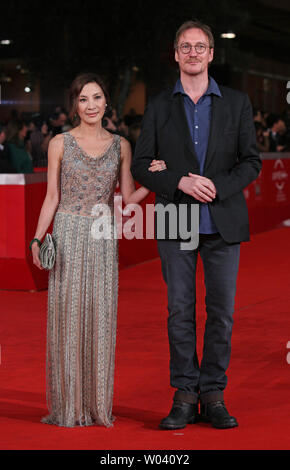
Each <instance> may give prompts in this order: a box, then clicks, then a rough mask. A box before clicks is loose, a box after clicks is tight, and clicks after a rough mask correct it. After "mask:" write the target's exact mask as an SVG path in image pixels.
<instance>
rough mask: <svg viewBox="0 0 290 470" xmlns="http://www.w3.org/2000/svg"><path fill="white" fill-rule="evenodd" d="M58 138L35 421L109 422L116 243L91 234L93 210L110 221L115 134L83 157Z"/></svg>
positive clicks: (68, 139) (72, 143) (73, 144)
mask: <svg viewBox="0 0 290 470" xmlns="http://www.w3.org/2000/svg"><path fill="white" fill-rule="evenodd" d="M63 138H64V153H63V158H62V163H61V199H60V203H59V206H58V209H57V212H56V214H55V219H54V225H53V233H52V236H53V239H54V241H55V245H56V262H55V266H54V268H53V269H52V270H51V271H50V273H49V285H48V318H47V353H46V354H47V356H46V392H47V406H48V411H49V415H48V416H46V417H44V418H42V422H44V423H47V424H56V425H59V426H66V427H74V426H89V425H92V424H96V425H103V426H106V427H109V426H112V423H113V420H114V418H113V416H112V402H113V386H114V365H115V341H116V321H117V295H118V240H117V237H114V236H111V238H108V237H106V238H105V237H103V238H100V237H97V236H95V235H94V233H96V232H94V224H95V223H96V221H98V217H99V216H101V215H102V214H103V212H102V210H100V207H106V208H109V214H110V217H109V218H110V220H111V221H112V222H113V213H114V190H115V187H116V183H117V180H118V176H119V169H120V136H118V135H112V139H113V140H112V143H111V144H110V145H109V147H108V148H107V150H106V151H105V153H103V154H102V155H101V156H98V157H93V156H89V155H87V154H86V153H85V152H84V150H83V149H82V148H81V147H80V146H79V145H78V143H77V141H76V139H75V138H74V137H73V135H72V134H70V132H66V133H64V134H63ZM98 204H101V205H105V206H98ZM98 227H99V226H98ZM112 227H113V223H112ZM100 230H101V229H100V228H98V230H97V233H100Z"/></svg>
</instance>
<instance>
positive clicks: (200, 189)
mask: <svg viewBox="0 0 290 470" xmlns="http://www.w3.org/2000/svg"><path fill="white" fill-rule="evenodd" d="M188 174H189V176H183V177H182V178H181V180H180V181H179V184H178V189H180V190H181V191H183V192H184V193H185V194H189V196H193V197H194V198H195V199H197V200H198V201H200V202H205V203H206V202H212V201H213V200H214V199H215V197H216V188H215V185H214V184H213V182H212V181H211V180H210V179H208V178H206V177H205V176H200V175H194V174H193V173H188Z"/></svg>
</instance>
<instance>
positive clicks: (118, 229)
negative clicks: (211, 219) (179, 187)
mask: <svg viewBox="0 0 290 470" xmlns="http://www.w3.org/2000/svg"><path fill="white" fill-rule="evenodd" d="M91 215H92V217H93V219H94V220H93V223H92V226H91V236H92V237H93V238H94V239H95V240H101V239H103V240H111V239H121V238H123V237H124V238H126V239H127V240H132V239H133V238H137V239H153V238H154V221H155V222H156V235H157V238H158V239H159V240H160V239H169V240H176V239H181V246H180V248H181V250H195V249H196V248H197V247H198V242H199V205H198V204H191V205H188V204H179V206H178V207H177V206H176V205H175V204H168V205H167V206H166V207H165V206H163V205H162V204H156V205H154V204H146V205H145V214H144V210H143V207H142V206H140V205H139V204H128V205H127V206H126V207H125V208H124V210H123V208H122V196H118V197H115V200H114V211H112V209H111V208H110V207H109V206H108V205H107V204H96V205H95V206H94V207H93V208H92V211H91ZM188 220H190V227H189V228H188ZM144 227H145V233H144Z"/></svg>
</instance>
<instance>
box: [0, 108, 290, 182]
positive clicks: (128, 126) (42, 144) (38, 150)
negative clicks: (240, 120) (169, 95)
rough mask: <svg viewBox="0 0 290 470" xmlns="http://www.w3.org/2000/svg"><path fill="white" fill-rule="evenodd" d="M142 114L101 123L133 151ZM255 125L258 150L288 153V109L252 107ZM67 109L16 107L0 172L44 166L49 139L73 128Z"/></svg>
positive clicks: (1, 149) (1, 134) (0, 134)
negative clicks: (21, 110) (48, 112)
mask: <svg viewBox="0 0 290 470" xmlns="http://www.w3.org/2000/svg"><path fill="white" fill-rule="evenodd" d="M142 117H143V116H142V115H139V114H137V113H136V111H135V110H134V109H131V110H130V112H129V113H128V114H126V115H125V116H123V117H122V118H120V117H118V115H117V112H116V110H115V109H112V110H110V111H109V112H107V113H106V116H105V117H104V119H103V126H104V127H105V128H106V129H107V130H108V131H110V132H112V133H117V134H120V135H122V136H123V137H125V138H127V139H128V140H129V142H130V143H131V146H132V152H134V149H135V144H136V141H137V139H138V137H139V134H140V130H141V121H142ZM254 124H255V129H256V137H257V145H258V148H259V151H260V152H290V111H285V113H284V115H283V116H279V115H276V114H269V113H266V112H263V111H262V110H260V109H254ZM72 127H73V126H72V123H71V122H70V121H69V118H68V113H67V111H66V110H65V109H64V108H62V107H61V106H57V107H56V108H55V109H54V110H53V113H52V114H51V115H50V116H49V117H47V118H46V117H44V116H42V115H40V114H33V115H26V114H22V115H20V116H19V114H18V112H17V111H16V110H13V111H12V113H11V118H10V119H9V120H8V122H7V123H5V124H1V123H0V173H33V171H34V170H33V169H34V168H39V167H46V166H47V149H48V144H49V141H50V140H51V139H52V137H54V136H55V135H56V134H59V133H62V132H66V131H69V130H70V129H71V128H72Z"/></svg>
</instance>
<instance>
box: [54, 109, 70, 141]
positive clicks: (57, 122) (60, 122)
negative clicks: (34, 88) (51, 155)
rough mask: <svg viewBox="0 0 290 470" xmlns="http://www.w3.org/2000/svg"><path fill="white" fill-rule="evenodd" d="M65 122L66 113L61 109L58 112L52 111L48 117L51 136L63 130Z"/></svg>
mask: <svg viewBox="0 0 290 470" xmlns="http://www.w3.org/2000/svg"><path fill="white" fill-rule="evenodd" d="M66 124H67V114H66V113H65V112H63V111H61V112H59V113H53V114H52V116H51V117H50V127H51V129H50V130H51V132H52V135H53V137H54V136H55V135H56V134H61V133H62V132H64V130H65V125H66Z"/></svg>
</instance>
